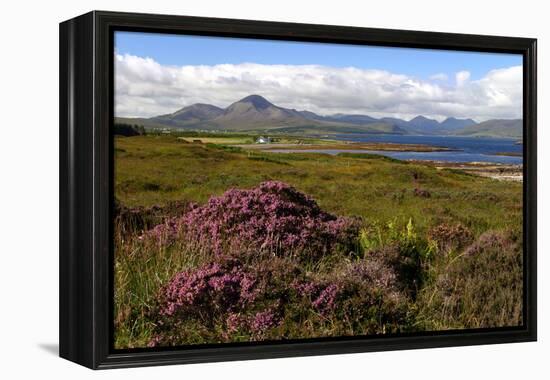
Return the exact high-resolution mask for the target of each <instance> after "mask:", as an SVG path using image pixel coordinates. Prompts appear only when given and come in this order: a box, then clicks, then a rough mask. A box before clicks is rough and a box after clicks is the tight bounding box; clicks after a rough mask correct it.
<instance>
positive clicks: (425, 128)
mask: <svg viewBox="0 0 550 380" xmlns="http://www.w3.org/2000/svg"><path fill="white" fill-rule="evenodd" d="M116 122H117V123H125V124H132V125H136V124H137V125H142V126H145V127H149V128H167V127H168V128H180V129H202V130H228V131H271V130H272V131H279V132H285V133H308V134H318V133H326V134H335V133H373V134H400V135H404V134H409V135H461V136H501V137H502V136H505V137H521V127H520V128H519V129H518V128H517V127H514V125H515V124H516V123H518V120H489V121H486V122H484V123H481V124H477V123H476V122H475V121H474V120H472V119H457V118H454V117H449V118H447V119H446V120H444V121H443V122H439V121H437V120H434V119H430V118H427V117H425V116H422V115H419V116H416V117H415V118H413V119H411V120H409V121H407V120H403V119H399V118H393V117H384V118H380V119H377V118H374V117H372V116H369V115H361V114H343V113H339V114H334V115H318V114H316V113H314V112H311V111H308V110H303V111H297V110H295V109H290V108H284V107H280V106H277V105H275V104H273V103H271V102H270V101H268V100H267V99H266V98H264V97H262V96H260V95H249V96H247V97H244V98H242V99H241V100H239V101H236V102H234V103H232V104H231V105H229V106H228V107H227V108H225V109H224V108H220V107H216V106H213V105H210V104H203V103H197V104H192V105H190V106H187V107H183V108H181V109H179V110H177V111H176V112H173V113H171V114H166V115H159V116H155V117H151V118H117V119H116ZM519 124H520V125H521V120H519ZM499 126H502V130H499ZM518 131H519V135H517V132H518Z"/></svg>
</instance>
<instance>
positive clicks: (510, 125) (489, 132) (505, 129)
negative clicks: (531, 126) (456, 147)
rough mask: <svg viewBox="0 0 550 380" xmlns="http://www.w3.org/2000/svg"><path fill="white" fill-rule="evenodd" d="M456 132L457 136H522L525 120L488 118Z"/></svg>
mask: <svg viewBox="0 0 550 380" xmlns="http://www.w3.org/2000/svg"><path fill="white" fill-rule="evenodd" d="M454 134H455V135H457V136H472V137H510V138H521V137H522V136H523V122H522V120H521V119H511V120H506V119H495V120H487V121H484V122H482V123H479V124H477V125H471V126H469V127H465V128H462V129H459V130H457V131H456V132H455V133H454Z"/></svg>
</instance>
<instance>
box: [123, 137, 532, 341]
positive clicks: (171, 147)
mask: <svg viewBox="0 0 550 380" xmlns="http://www.w3.org/2000/svg"><path fill="white" fill-rule="evenodd" d="M211 138H212V139H217V140H210V141H209V142H208V144H197V143H195V144H193V143H186V142H185V141H182V140H181V139H178V138H177V137H176V136H135V137H127V138H123V137H117V138H115V196H116V199H117V201H118V202H120V203H121V204H122V205H124V206H125V207H130V208H133V209H135V210H138V211H139V212H138V214H139V215H138V217H143V215H149V214H151V215H152V214H155V215H156V216H155V217H154V218H153V217H151V218H150V219H149V220H148V221H147V222H146V223H145V224H144V225H145V226H146V227H151V226H152V225H154V224H157V223H158V222H159V220H161V219H162V216H164V217H166V216H170V215H172V216H176V215H180V214H181V212H182V211H181V210H182V209H181V208H178V207H174V204H175V202H183V203H184V204H186V203H188V202H195V203H198V204H204V203H205V202H207V201H208V199H209V198H211V197H212V196H216V195H221V194H223V193H224V192H225V191H227V190H228V189H230V188H252V187H255V186H257V185H258V184H259V183H261V182H264V181H267V180H278V181H283V182H286V183H288V184H290V185H292V186H294V187H296V188H297V189H298V190H299V191H301V192H303V193H305V194H308V195H310V196H312V197H313V198H314V199H315V200H316V201H317V203H318V204H319V206H320V207H321V208H322V209H324V210H326V211H327V212H330V213H332V214H334V215H340V216H358V217H361V218H363V220H364V223H365V226H366V227H365V232H364V233H363V235H362V238H363V239H364V242H363V244H364V247H363V249H364V251H365V252H368V251H376V250H384V249H386V248H387V247H391V246H392V244H394V243H395V242H396V241H397V242H399V241H400V240H399V239H401V240H403V239H405V238H403V237H402V236H406V234H405V235H403V234H401V232H399V233H395V230H398V231H407V226H409V225H413V226H414V234H415V236H418V237H419V239H420V240H421V241H422V242H423V243H422V247H423V248H422V250H421V253H422V255H424V256H426V258H425V263H424V264H425V266H424V267H423V272H422V276H423V278H424V282H423V285H422V288H421V289H419V290H418V298H417V300H416V301H415V303H414V304H413V305H412V306H411V310H414V313H415V320H414V321H413V322H411V328H415V329H420V330H426V329H430V330H437V329H448V328H464V327H479V326H492V325H499V323H500V324H501V325H502V324H503V323H508V321H509V319H506V318H505V317H506V316H500V317H497V316H496V315H497V314H498V312H499V311H498V310H502V309H503V308H505V309H506V310H510V312H509V314H513V315H516V316H517V315H518V313H519V312H518V308H517V302H516V303H514V302H512V301H510V300H516V301H517V299H518V294H517V289H516V291H515V293H514V292H512V294H508V292H507V291H506V289H505V290H504V291H501V292H500V293H498V292H497V293H495V292H494V291H493V292H491V289H490V286H491V284H493V283H494V282H496V283H498V284H508V285H509V284H513V283H514V281H515V283H517V281H519V280H518V278H519V279H521V276H520V277H518V276H517V274H518V273H521V263H519V264H518V261H517V256H518V254H519V253H518V252H521V247H519V248H518V246H517V244H516V245H514V244H512V243H503V246H504V247H509V246H510V247H512V246H513V247H514V248H513V249H509V250H508V248H505V250H506V252H507V256H505V257H504V259H502V260H500V259H499V257H500V256H499V252H498V251H495V250H494V249H492V248H491V249H492V250H489V252H490V255H491V256H489V257H492V259H491V260H487V259H483V257H481V258H476V259H471V258H470V259H468V260H466V259H464V258H463V257H465V256H462V253H463V251H462V250H461V249H462V248H461V249H458V248H453V249H451V250H450V251H449V252H446V253H445V254H441V255H439V256H437V258H436V259H433V258H429V256H430V254H431V253H430V252H432V251H431V249H432V248H433V247H431V246H429V244H428V242H429V241H430V240H429V238H428V237H429V236H430V235H429V234H430V231H431V229H432V228H433V227H434V226H438V225H442V224H447V225H454V224H461V225H464V226H465V227H466V228H467V229H468V230H469V231H471V232H472V235H473V236H472V239H473V240H474V241H477V240H478V239H482V241H483V236H484V234H486V233H488V232H491V231H492V232H494V233H501V232H502V231H512V232H513V233H514V234H515V235H518V234H521V226H522V185H521V184H520V183H514V182H501V181H495V180H491V179H488V178H482V177H478V176H474V175H470V174H466V173H464V172H462V171H460V170H437V169H436V168H433V167H430V166H426V165H422V164H415V163H406V162H401V161H396V160H392V159H388V158H386V157H382V156H377V155H371V154H350V153H344V154H339V155H338V156H331V155H326V154H315V153H287V154H280V153H268V152H246V151H243V150H241V149H238V148H233V147H227V146H226V145H225V143H227V141H221V140H219V139H220V138H222V139H223V137H211ZM230 138H232V139H234V138H235V137H230ZM238 138H239V139H246V138H249V137H245V136H239V137H238ZM186 139H191V141H192V137H186ZM215 141H217V142H215ZM205 142H206V141H205ZM419 190H422V191H419ZM158 215H160V217H158ZM159 218H160V219H159ZM142 224H143V223H142ZM142 224H140V225H139V226H138V227H136V230H135V231H130V232H129V233H125V234H123V233H120V231H118V230H117V231H118V233H117V234H116V236H117V237H116V239H117V240H116V242H115V243H116V244H115V245H116V260H115V309H116V310H115V311H116V321H115V326H116V332H115V338H116V341H115V346H116V347H118V348H131V347H143V346H145V345H146V344H147V342H148V341H149V340H150V339H151V337H152V334H153V330H154V329H155V326H154V323H153V322H152V321H151V319H150V316H148V314H147V313H148V310H150V309H151V307H153V303H154V299H155V297H156V295H157V294H158V291H159V289H160V288H161V286H163V285H164V284H166V283H167V281H169V280H170V278H172V277H173V276H174V275H175V274H176V273H178V272H180V271H183V270H186V269H190V268H196V267H197V266H198V265H201V264H203V263H205V262H206V261H207V260H208V259H209V258H208V257H205V256H201V255H197V254H196V253H193V252H191V251H186V250H185V249H184V248H183V247H181V246H168V245H162V244H160V245H159V244H156V245H155V244H149V243H147V244H145V243H143V242H141V241H139V240H138V239H137V236H138V235H139V234H140V233H141V231H140V228H142V227H143V225H142ZM388 226H391V227H388ZM495 231H496V232H495ZM394 235H395V236H398V237H397V238H393V237H392V236H394ZM409 238H410V237H407V238H406V239H409ZM392 239H394V240H392ZM395 239H397V240H395ZM420 240H419V241H420ZM373 242H374V243H373ZM479 244H481V243H479ZM491 247H492V246H491ZM510 252H515V253H514V254H511V253H510ZM423 260H424V259H423ZM329 262H330V265H328V264H326V265H325V264H316V265H315V266H313V265H312V267H311V268H310V269H311V270H313V271H318V272H319V271H321V272H323V271H329V270H333V267H334V264H333V263H332V262H331V261H330V260H328V259H327V263H329ZM327 265H328V266H327ZM325 267H326V268H329V269H326V268H325ZM320 268H325V269H320ZM331 268H332V269H331ZM476 268H477V269H476ZM479 268H481V269H479ZM509 268H511V269H509ZM507 271H508V272H510V273H507ZM447 274H448V275H449V276H451V280H452V279H453V278H454V279H455V280H454V282H452V284H451V285H449V281H446V277H445V275H447ZM504 274H506V276H504ZM502 276H504V277H502ZM470 277H471V281H470V280H468V279H469V278H470ZM453 284H454V285H453ZM487 284H489V288H488V287H487ZM508 285H507V286H508ZM503 286H504V285H503ZM453 290H454V291H455V292H461V293H460V294H459V293H457V294H455V297H454V298H451V299H449V297H448V294H449V292H451V293H452V291H453ZM493 290H494V289H493ZM462 294H464V297H462ZM480 294H485V295H487V296H491V297H492V300H494V302H493V301H491V302H486V299H485V298H483V297H482V296H481V295H480ZM461 297H462V298H461ZM519 298H521V297H519ZM486 303H487V305H488V306H487V305H485V306H483V305H484V304H486ZM482 306H483V307H482ZM501 306H502V307H501ZM499 308H500V309H499ZM507 315H508V314H507ZM476 318H477V319H476ZM499 318H500V319H499ZM517 318H519V317H517ZM517 318H516V319H517ZM334 323H336V322H334ZM334 323H333V324H332V325H331V326H332V327H331V328H329V327H327V326H328V325H326V326H325V327H323V329H324V330H323V331H325V333H326V334H327V335H330V334H331V331H332V332H333V333H338V332H342V331H344V330H342V329H339V328H338V327H337V326H336V325H335V324H334ZM304 326H305V325H303V326H302V329H301V330H304V329H305V330H307V328H306V327H304ZM335 326H336V327H335ZM195 327H196V326H195ZM308 331H309V330H308ZM319 331H321V330H311V331H309V333H310V334H311V336H315V334H320V332H319ZM346 331H347V330H346ZM358 331H362V330H361V329H358V330H355V332H358ZM325 333H323V334H325ZM352 333H353V331H352ZM197 334H198V333H197ZM199 335H200V334H199ZM243 339H244V340H246V339H245V338H243ZM189 342H195V343H201V342H204V341H203V340H201V338H200V336H194V337H190V338H189Z"/></svg>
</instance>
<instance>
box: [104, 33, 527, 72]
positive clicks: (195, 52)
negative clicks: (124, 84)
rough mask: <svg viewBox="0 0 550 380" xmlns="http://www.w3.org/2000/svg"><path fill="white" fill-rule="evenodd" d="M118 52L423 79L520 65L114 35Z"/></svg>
mask: <svg viewBox="0 0 550 380" xmlns="http://www.w3.org/2000/svg"><path fill="white" fill-rule="evenodd" d="M115 49H116V51H117V53H119V54H131V55H137V56H140V57H150V58H153V59H154V60H155V61H157V62H158V63H160V64H162V65H178V66H180V65H216V64H222V63H231V64H238V63H244V62H254V63H260V64H288V65H303V64H318V65H326V66H331V67H349V66H353V67H357V68H365V69H379V70H387V71H390V72H393V73H396V74H406V75H409V76H414V77H417V78H423V79H428V78H429V77H430V76H432V75H434V74H439V73H445V74H447V75H449V76H450V77H452V75H453V74H454V73H456V72H458V71H462V70H467V71H469V72H470V74H471V79H472V80H476V79H479V78H482V77H483V76H484V75H485V74H487V72H489V71H490V70H493V69H498V68H505V67H510V66H516V65H521V64H522V57H521V55H518V54H500V53H477V52H456V51H445V50H427V49H410V48H393V47H376V46H350V45H338V44H325V43H304V42H292V41H270V40H251V39H242V38H222V37H201V36H181V35H164V34H155V33H137V32H116V33H115Z"/></svg>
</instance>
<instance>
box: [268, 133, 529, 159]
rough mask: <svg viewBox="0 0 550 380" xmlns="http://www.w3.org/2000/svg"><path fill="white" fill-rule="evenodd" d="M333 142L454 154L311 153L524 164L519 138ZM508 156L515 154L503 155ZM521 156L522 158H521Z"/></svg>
mask: <svg viewBox="0 0 550 380" xmlns="http://www.w3.org/2000/svg"><path fill="white" fill-rule="evenodd" d="M330 138H331V139H337V140H342V141H354V142H380V143H395V144H424V145H429V146H437V147H446V148H451V149H453V151H442V152H388V151H375V150H351V151H350V150H339V149H316V150H308V152H316V153H327V154H338V153H342V152H353V153H373V154H379V155H383V156H387V157H392V158H395V159H398V160H423V161H426V160H427V161H444V162H457V163H468V162H489V163H499V164H513V165H521V164H523V157H522V153H523V145H522V144H519V143H518V139H509V138H493V137H459V136H407V135H383V134H380V135H372V134H346V135H336V136H330ZM272 152H281V153H283V152H286V153H289V152H302V153H303V152H304V151H303V150H292V149H277V150H272ZM503 153H504V154H505V153H508V154H511V155H502V154H503ZM518 155H519V156H518Z"/></svg>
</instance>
